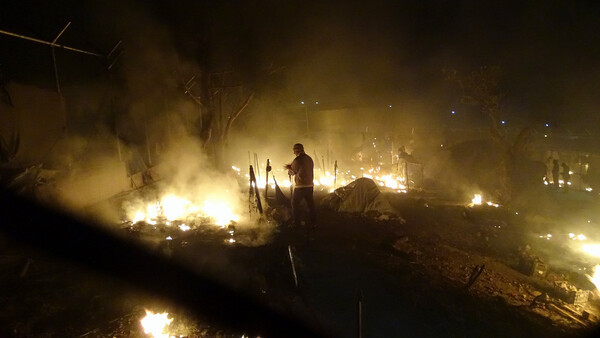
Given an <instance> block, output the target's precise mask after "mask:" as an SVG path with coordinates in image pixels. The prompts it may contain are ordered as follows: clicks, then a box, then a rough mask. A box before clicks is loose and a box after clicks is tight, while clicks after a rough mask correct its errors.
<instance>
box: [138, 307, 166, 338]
mask: <svg viewBox="0 0 600 338" xmlns="http://www.w3.org/2000/svg"><path fill="white" fill-rule="evenodd" d="M168 315H169V314H168V313H166V312H164V313H154V312H152V311H150V310H146V317H144V318H143V319H142V320H140V322H141V323H142V327H143V328H144V333H146V334H150V335H151V336H152V337H156V338H158V337H165V338H167V337H169V334H168V333H165V330H166V329H167V327H168V326H169V325H170V324H171V322H172V321H173V318H168V317H167V316H168Z"/></svg>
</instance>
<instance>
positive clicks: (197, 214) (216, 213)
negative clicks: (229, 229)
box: [131, 194, 240, 231]
mask: <svg viewBox="0 0 600 338" xmlns="http://www.w3.org/2000/svg"><path fill="white" fill-rule="evenodd" d="M199 219H202V220H205V221H208V222H210V223H212V224H215V225H218V226H221V227H225V226H226V225H227V224H230V223H231V222H232V221H233V222H238V221H239V220H240V216H239V215H238V214H237V213H236V212H235V211H234V210H233V208H232V207H231V205H230V204H229V203H228V202H227V201H226V200H223V199H216V198H215V199H206V200H204V202H203V203H201V204H195V203H193V202H192V201H190V200H188V199H185V198H182V197H179V196H176V195H173V194H170V195H165V196H163V197H162V198H160V200H157V201H156V202H154V203H150V204H148V205H146V207H145V208H142V209H138V210H137V212H135V216H134V217H133V219H132V221H131V222H132V223H133V224H136V223H138V222H142V221H144V222H146V223H148V224H151V225H156V224H158V223H161V222H164V223H165V224H166V225H171V224H172V223H179V224H177V226H178V227H179V228H180V229H181V230H182V231H187V230H190V229H191V227H190V225H189V224H186V222H194V221H197V220H199ZM177 221H178V222H177Z"/></svg>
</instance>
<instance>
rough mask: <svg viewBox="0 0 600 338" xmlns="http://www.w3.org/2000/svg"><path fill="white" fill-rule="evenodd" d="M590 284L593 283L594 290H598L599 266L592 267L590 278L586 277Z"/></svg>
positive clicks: (599, 286) (599, 282)
mask: <svg viewBox="0 0 600 338" xmlns="http://www.w3.org/2000/svg"><path fill="white" fill-rule="evenodd" d="M586 276H587V278H588V279H589V280H590V282H592V283H594V286H595V287H596V290H600V265H596V266H595V267H594V274H593V275H592V276H590V275H586Z"/></svg>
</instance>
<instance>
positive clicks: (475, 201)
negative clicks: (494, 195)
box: [471, 194, 483, 205]
mask: <svg viewBox="0 0 600 338" xmlns="http://www.w3.org/2000/svg"><path fill="white" fill-rule="evenodd" d="M482 201H483V199H482V197H481V194H475V196H474V197H473V199H472V200H471V202H472V203H473V204H475V205H481V203H482Z"/></svg>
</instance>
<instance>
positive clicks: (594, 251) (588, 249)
mask: <svg viewBox="0 0 600 338" xmlns="http://www.w3.org/2000/svg"><path fill="white" fill-rule="evenodd" d="M581 249H582V250H583V251H584V252H585V253H587V254H588V255H592V256H595V257H600V244H584V245H583V246H582V247H581Z"/></svg>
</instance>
